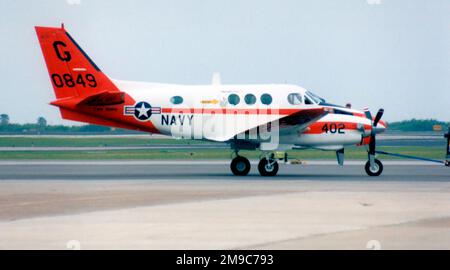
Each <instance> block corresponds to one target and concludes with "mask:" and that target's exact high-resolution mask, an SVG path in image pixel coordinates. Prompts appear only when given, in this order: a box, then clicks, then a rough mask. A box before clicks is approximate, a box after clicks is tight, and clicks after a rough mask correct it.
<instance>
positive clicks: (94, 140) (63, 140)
mask: <svg viewBox="0 0 450 270" xmlns="http://www.w3.org/2000/svg"><path fill="white" fill-rule="evenodd" d="M203 143H205V142H203V141H190V140H175V139H170V138H168V139H160V138H158V139H154V138H151V137H148V138H146V137H117V138H111V137H84V138H83V137H25V136H24V137H0V147H33V146H35V147H64V146H72V147H83V146H85V147H95V146H146V145H155V144H185V145H191V144H203Z"/></svg>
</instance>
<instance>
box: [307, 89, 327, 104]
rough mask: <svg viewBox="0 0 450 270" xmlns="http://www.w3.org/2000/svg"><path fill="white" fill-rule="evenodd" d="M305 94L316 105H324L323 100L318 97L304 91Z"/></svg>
mask: <svg viewBox="0 0 450 270" xmlns="http://www.w3.org/2000/svg"><path fill="white" fill-rule="evenodd" d="M306 94H307V95H308V96H309V97H310V98H311V99H312V100H314V102H316V103H317V104H320V103H324V102H325V99H323V98H321V97H319V96H318V95H316V94H314V93H312V92H310V91H306Z"/></svg>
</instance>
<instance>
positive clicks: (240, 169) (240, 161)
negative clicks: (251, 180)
mask: <svg viewBox="0 0 450 270" xmlns="http://www.w3.org/2000/svg"><path fill="white" fill-rule="evenodd" d="M230 169H231V171H232V172H233V174H234V175H238V176H245V175H247V174H248V173H249V172H250V161H248V159H247V158H245V157H242V156H239V155H236V157H235V158H233V160H232V161H231V164H230Z"/></svg>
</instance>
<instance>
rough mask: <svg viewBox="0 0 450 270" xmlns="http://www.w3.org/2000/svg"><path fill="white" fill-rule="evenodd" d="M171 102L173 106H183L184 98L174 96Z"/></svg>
mask: <svg viewBox="0 0 450 270" xmlns="http://www.w3.org/2000/svg"><path fill="white" fill-rule="evenodd" d="M170 102H172V104H181V103H183V98H182V97H180V96H173V97H171V98H170Z"/></svg>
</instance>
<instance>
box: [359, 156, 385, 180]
mask: <svg viewBox="0 0 450 270" xmlns="http://www.w3.org/2000/svg"><path fill="white" fill-rule="evenodd" d="M364 168H365V169H366V173H367V174H368V175H369V176H379V175H380V174H381V173H382V172H383V163H381V161H379V160H378V159H375V164H374V167H373V168H372V167H370V161H367V162H366V166H364Z"/></svg>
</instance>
